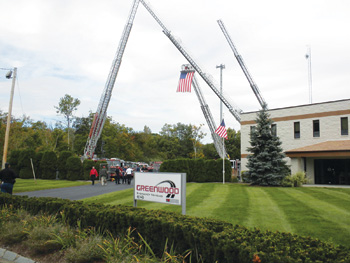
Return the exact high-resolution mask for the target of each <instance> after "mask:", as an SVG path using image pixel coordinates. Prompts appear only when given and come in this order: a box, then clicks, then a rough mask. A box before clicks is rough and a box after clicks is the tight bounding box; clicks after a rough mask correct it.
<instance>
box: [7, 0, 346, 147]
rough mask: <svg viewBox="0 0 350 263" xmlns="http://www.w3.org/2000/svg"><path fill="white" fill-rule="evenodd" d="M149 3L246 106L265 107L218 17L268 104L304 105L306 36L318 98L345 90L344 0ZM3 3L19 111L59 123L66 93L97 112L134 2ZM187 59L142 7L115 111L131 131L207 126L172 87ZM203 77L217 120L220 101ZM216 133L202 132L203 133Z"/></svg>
mask: <svg viewBox="0 0 350 263" xmlns="http://www.w3.org/2000/svg"><path fill="white" fill-rule="evenodd" d="M149 2H150V3H151V6H152V8H153V9H154V11H155V12H156V14H157V15H159V17H160V19H161V20H162V22H163V23H164V24H165V25H166V26H167V27H168V29H169V30H171V32H172V34H173V35H174V36H175V37H176V38H177V39H180V41H181V43H182V45H183V47H185V48H186V50H187V51H188V52H189V53H190V54H191V56H193V58H194V59H195V61H196V62H197V63H198V64H199V65H200V66H201V68H202V69H203V70H204V71H205V72H206V73H208V74H210V75H212V77H213V79H214V80H215V83H216V84H217V87H218V88H219V83H220V71H219V69H217V68H216V65H219V64H225V66H226V68H225V69H224V70H223V89H224V91H225V92H226V93H227V94H228V95H229V97H230V98H231V100H232V101H233V102H234V103H235V104H236V105H237V107H239V108H240V109H242V110H243V111H253V110H258V109H259V108H260V106H259V103H258V101H257V99H256V98H255V96H254V94H253V92H252V91H251V88H250V86H249V83H248V81H247V79H246V78H245V76H244V74H243V72H242V69H241V68H240V67H239V65H238V63H237V61H236V59H235V58H234V55H233V53H232V51H231V49H230V47H229V45H228V43H227V42H226V39H225V37H224V36H223V34H222V32H221V30H220V28H219V26H218V24H217V22H216V21H217V20H218V19H222V20H223V22H224V23H225V26H226V28H227V30H228V33H229V34H230V36H231V38H232V40H233V42H234V43H235V45H236V48H237V50H238V52H239V53H240V55H241V56H242V57H243V60H244V61H245V63H246V66H247V67H248V70H249V72H250V73H251V75H252V77H253V79H254V81H255V82H256V84H257V85H258V87H259V89H260V91H261V94H262V96H263V97H264V98H265V100H266V101H267V103H268V105H269V107H270V108H278V107H286V106H294V105H300V104H306V103H308V102H309V98H308V89H309V87H308V71H307V60H306V59H305V53H306V46H307V45H310V46H311V49H312V77H313V89H312V90H313V102H322V101H329V100H338V99H344V98H349V95H348V92H347V90H348V83H349V74H348V72H347V71H348V69H349V68H350V52H349V51H350V36H349V34H346V32H347V31H348V29H347V25H349V24H350V23H349V22H350V21H349V19H350V18H349V16H348V13H349V11H350V3H348V2H347V1H344V0H334V1H331V2H329V1H316V0H311V1H306V2H305V1H301V0H296V1H293V2H281V1H277V0H267V1H258V0H248V1H241V2H233V1H230V0H217V1H209V0H193V1H185V0H177V1H175V0H169V1H164V0H162V1H161V0H150V1H149ZM0 4H1V7H2V16H1V17H0V50H1V56H0V68H9V67H10V68H12V67H18V87H17V86H16V92H15V98H14V110H13V114H14V115H16V116H20V115H22V114H26V115H28V116H30V117H31V118H32V119H34V120H43V119H44V120H52V121H55V120H57V119H60V117H59V116H57V115H56V112H55V109H54V105H57V104H58V101H59V98H61V97H63V96H64V95H65V94H70V95H71V96H73V97H75V98H79V99H80V100H81V105H80V106H79V109H78V111H77V113H76V114H77V116H87V115H88V114H89V111H92V112H94V111H96V109H97V106H98V103H99V100H100V96H101V94H102V91H103V90H104V87H105V83H106V79H107V76H108V73H109V70H110V67H111V64H112V61H113V58H114V56H115V53H116V51H117V47H118V45H119V41H120V37H121V35H122V32H123V29H124V26H125V23H126V19H127V17H128V14H129V11H130V8H131V4H132V1H131V0H130V1H117V2H116V1H112V0H102V1H98V2H96V1H92V0H86V1H83V0H75V1H67V0H51V1H44V0H33V1H30V2H28V1H25V0H13V1H6V0H0ZM184 63H187V61H186V59H185V58H184V57H183V56H182V55H181V54H180V52H179V51H178V50H177V49H176V48H175V47H174V45H173V44H172V43H171V42H170V41H169V39H168V38H167V37H166V36H165V35H164V34H163V33H162V29H161V27H160V26H159V25H158V24H157V22H156V21H155V20H154V19H153V18H152V17H151V16H150V14H149V13H148V12H147V11H146V10H145V8H144V7H143V6H142V4H140V5H139V7H138V11H137V14H136V17H135V21H134V25H133V28H132V32H131V34H130V38H129V41H128V44H127V47H126V50H125V53H124V57H123V61H122V65H121V67H120V70H119V73H118V77H117V80H116V83H115V87H114V90H113V94H112V98H111V102H110V105H109V108H108V115H110V116H112V117H113V119H114V120H115V121H117V122H119V123H123V124H125V125H126V126H128V127H132V128H134V129H135V130H143V127H144V126H145V125H147V126H149V127H150V128H151V130H152V131H153V132H158V131H159V130H160V129H161V127H162V126H163V124H165V123H170V124H174V123H178V122H182V123H186V124H187V123H192V124H196V125H199V124H200V123H205V124H206V122H205V118H204V116H203V114H202V112H201V110H200V106H199V103H198V100H197V98H196V95H195V93H194V92H193V93H191V94H177V93H176V92H175V91H176V87H177V83H178V78H179V74H180V72H179V71H180V68H181V65H182V64H184ZM1 73H2V71H0V75H1ZM4 73H5V72H4ZM197 78H198V79H199V83H200V86H201V89H202V92H203V95H204V97H205V99H206V101H207V103H208V105H209V107H210V109H211V111H212V115H213V116H214V118H215V122H216V124H219V122H220V121H219V105H220V103H219V100H218V98H217V96H216V95H215V94H214V93H213V92H212V90H211V89H210V88H209V87H208V86H207V85H206V84H205V83H204V82H203V81H202V80H201V78H200V76H197ZM10 87H11V81H9V80H7V79H6V78H4V77H3V76H0V102H1V104H0V105H1V106H0V109H1V110H3V111H7V107H8V106H7V105H8V100H9V90H10ZM18 92H20V93H18ZM224 116H225V122H226V125H227V126H228V127H232V128H235V129H239V128H240V127H239V123H238V122H237V121H236V120H235V118H234V117H233V116H232V115H231V114H230V113H229V111H228V110H227V109H225V107H224ZM204 129H206V130H205V132H207V133H208V134H209V130H208V128H204ZM210 141H211V138H210V136H207V138H206V140H205V142H210Z"/></svg>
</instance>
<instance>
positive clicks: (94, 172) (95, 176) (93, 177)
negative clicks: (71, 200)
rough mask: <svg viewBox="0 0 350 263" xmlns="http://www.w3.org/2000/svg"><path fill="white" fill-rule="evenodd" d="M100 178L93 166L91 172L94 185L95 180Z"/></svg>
mask: <svg viewBox="0 0 350 263" xmlns="http://www.w3.org/2000/svg"><path fill="white" fill-rule="evenodd" d="M97 177H98V172H97V170H96V169H95V166H92V169H91V171H90V179H91V181H92V185H94V184H95V179H96V178H97Z"/></svg>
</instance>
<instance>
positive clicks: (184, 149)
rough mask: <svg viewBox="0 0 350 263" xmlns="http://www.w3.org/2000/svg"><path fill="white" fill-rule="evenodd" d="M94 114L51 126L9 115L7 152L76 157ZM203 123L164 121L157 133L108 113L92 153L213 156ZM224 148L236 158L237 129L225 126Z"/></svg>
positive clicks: (0, 125) (0, 132)
mask: <svg viewBox="0 0 350 263" xmlns="http://www.w3.org/2000/svg"><path fill="white" fill-rule="evenodd" d="M93 116H94V114H93V113H92V112H90V114H89V115H88V116H87V117H74V118H72V119H70V120H69V122H70V123H69V126H66V125H64V124H63V123H61V122H57V123H55V125H54V126H52V125H50V124H47V123H46V122H44V121H33V120H32V119H30V117H28V116H22V117H20V118H18V117H15V116H12V118H11V129H10V138H9V146H8V155H11V152H12V151H14V150H33V151H35V152H36V153H38V152H47V151H52V152H55V153H56V154H57V156H59V155H60V153H61V152H64V151H70V152H73V153H74V154H75V155H77V156H81V155H83V153H84V147H85V144H86V141H87V138H88V135H89V132H90V128H91V124H92V121H93ZM0 117H1V122H0V154H1V155H2V154H3V147H4V137H5V131H6V122H7V118H6V117H7V113H6V112H3V111H1V110H0ZM202 126H203V125H199V126H196V125H193V124H183V123H180V122H179V123H176V124H168V123H165V124H164V126H163V127H162V129H161V131H160V132H159V133H153V132H152V131H151V129H150V128H149V127H148V126H146V125H145V126H144V129H143V131H135V130H134V129H133V128H131V127H126V126H125V125H124V124H120V123H118V122H116V121H114V120H113V118H112V117H110V116H108V117H107V119H106V122H105V125H104V128H103V131H102V135H101V137H100V139H99V140H98V143H97V147H96V150H95V154H97V156H98V157H102V158H111V157H118V158H121V159H123V160H128V161H144V162H151V161H164V160H169V159H176V158H190V159H196V158H206V159H217V158H219V155H218V154H217V152H216V150H215V147H214V144H213V143H209V144H203V143H202V139H203V138H204V136H205V135H206V134H204V133H203V131H202ZM227 134H228V140H227V141H225V144H226V149H227V152H228V154H229V155H230V158H231V159H239V158H240V131H235V130H234V129H231V128H228V129H227Z"/></svg>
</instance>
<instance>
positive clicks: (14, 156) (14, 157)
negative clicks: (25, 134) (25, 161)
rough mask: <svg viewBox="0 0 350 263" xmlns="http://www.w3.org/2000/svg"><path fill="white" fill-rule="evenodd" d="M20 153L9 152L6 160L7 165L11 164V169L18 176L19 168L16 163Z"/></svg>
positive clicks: (17, 151)
mask: <svg viewBox="0 0 350 263" xmlns="http://www.w3.org/2000/svg"><path fill="white" fill-rule="evenodd" d="M20 153H21V151H20V150H13V151H11V154H10V156H9V158H8V160H7V161H8V163H10V164H11V169H12V170H13V171H14V172H15V173H16V174H19V167H18V161H19V155H20Z"/></svg>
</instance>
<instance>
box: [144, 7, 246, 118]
mask: <svg viewBox="0 0 350 263" xmlns="http://www.w3.org/2000/svg"><path fill="white" fill-rule="evenodd" d="M140 2H141V3H142V4H143V6H144V7H145V8H146V9H147V11H148V12H149V13H150V14H151V15H152V16H153V18H154V19H155V20H156V21H157V22H158V24H159V25H160V26H161V27H162V29H163V33H164V34H165V35H166V36H167V37H168V38H169V39H170V41H171V42H172V43H173V44H174V46H175V47H176V48H177V49H178V50H179V51H180V53H181V54H182V55H183V56H184V57H185V58H186V59H187V61H188V63H190V64H191V66H192V67H193V68H194V69H195V71H197V73H198V74H199V75H200V76H201V77H202V79H203V80H204V81H205V82H206V83H207V84H208V86H209V87H210V88H211V89H212V90H213V91H214V93H215V94H216V95H217V96H218V97H219V99H220V100H221V101H222V102H223V104H224V105H225V106H226V107H227V108H228V110H229V111H230V113H231V114H232V115H233V116H234V117H235V119H236V120H237V121H238V122H239V123H240V122H241V113H242V110H241V109H239V108H238V107H237V106H235V105H233V103H232V102H229V101H228V100H227V99H226V98H225V97H224V96H223V95H222V94H221V93H220V91H219V90H218V89H217V88H216V86H215V85H214V83H213V82H212V81H211V79H210V78H209V77H208V75H207V74H206V73H205V72H203V71H202V69H201V68H200V67H199V65H198V64H197V63H196V62H195V61H194V60H193V59H192V57H191V56H190V55H189V54H188V53H187V52H186V50H185V49H184V48H183V47H182V45H181V44H180V43H179V42H178V41H177V40H176V39H175V37H174V36H173V35H172V34H171V32H170V31H169V30H168V29H167V28H166V26H165V25H164V24H163V23H162V21H161V20H160V19H159V18H158V16H157V15H156V14H155V13H154V12H153V10H152V9H151V8H150V6H149V5H148V4H147V3H146V2H145V1H144V0H140Z"/></svg>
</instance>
